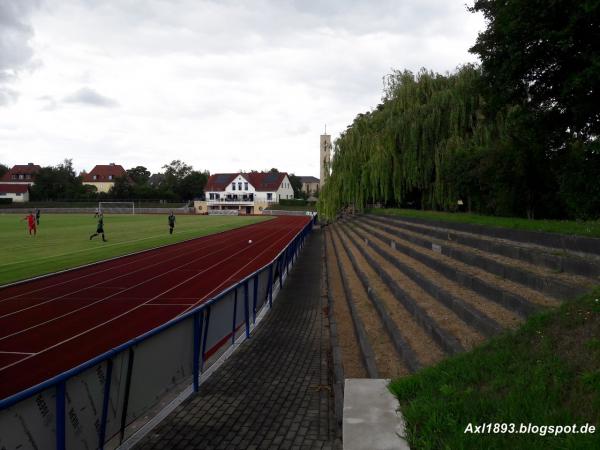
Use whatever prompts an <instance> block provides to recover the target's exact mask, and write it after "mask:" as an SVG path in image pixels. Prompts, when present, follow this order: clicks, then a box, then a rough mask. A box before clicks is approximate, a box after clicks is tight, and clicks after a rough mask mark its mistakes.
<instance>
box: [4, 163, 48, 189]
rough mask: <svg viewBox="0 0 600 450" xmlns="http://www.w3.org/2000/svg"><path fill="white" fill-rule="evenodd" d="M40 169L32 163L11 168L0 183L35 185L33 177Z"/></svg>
mask: <svg viewBox="0 0 600 450" xmlns="http://www.w3.org/2000/svg"><path fill="white" fill-rule="evenodd" d="M41 169H42V168H41V167H40V166H38V165H37V164H34V163H29V164H26V165H16V166H13V167H12V169H10V170H9V171H8V172H6V173H5V174H4V176H3V177H2V179H1V180H0V182H2V183H8V184H26V185H29V186H31V185H33V184H35V176H36V174H37V173H38V172H39V171H40V170H41Z"/></svg>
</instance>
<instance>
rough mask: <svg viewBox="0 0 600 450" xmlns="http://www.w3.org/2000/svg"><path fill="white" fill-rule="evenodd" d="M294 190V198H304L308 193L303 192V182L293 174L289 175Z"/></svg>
mask: <svg viewBox="0 0 600 450" xmlns="http://www.w3.org/2000/svg"><path fill="white" fill-rule="evenodd" d="M288 178H289V179H290V184H291V185H292V189H294V198H304V197H306V193H305V192H303V191H302V181H301V180H300V178H298V177H297V176H296V175H294V174H293V173H290V174H288Z"/></svg>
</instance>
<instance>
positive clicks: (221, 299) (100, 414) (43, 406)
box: [0, 220, 314, 450]
mask: <svg viewBox="0 0 600 450" xmlns="http://www.w3.org/2000/svg"><path fill="white" fill-rule="evenodd" d="M313 222H314V221H312V220H311V221H310V222H308V223H307V225H306V226H305V227H303V228H302V230H301V231H299V232H298V233H297V234H296V235H295V236H294V238H293V239H292V240H291V241H290V242H289V243H288V245H287V246H286V247H285V248H284V249H283V250H282V251H281V252H280V253H279V254H278V255H277V256H276V257H275V258H274V259H273V260H271V262H269V263H268V264H266V265H265V266H263V267H262V268H260V269H258V270H257V271H255V272H254V273H252V274H250V275H248V276H247V277H245V278H244V279H242V280H241V281H239V282H238V283H236V284H235V285H232V286H230V287H229V288H227V289H226V290H225V291H223V292H221V293H219V294H218V295H217V296H216V297H214V298H212V299H209V300H207V301H206V302H205V303H203V304H202V305H199V306H198V307H196V308H195V309H193V310H191V311H189V312H187V313H185V314H183V315H181V316H178V317H176V318H174V319H172V320H170V321H168V322H167V323H165V324H163V325H161V326H159V327H157V328H155V329H153V330H151V331H148V332H146V333H144V334H143V335H141V336H139V337H136V338H134V339H132V340H130V341H128V342H125V343H123V344H121V345H119V346H117V347H115V348H113V349H111V350H109V351H107V352H105V353H103V354H102V355H99V356H97V357H95V358H93V359H91V360H89V361H87V362H85V363H83V364H81V365H79V366H77V367H75V368H73V369H71V370H68V371H66V372H64V373H61V374H59V375H57V376H54V377H53V378H51V379H49V380H47V381H44V382H42V383H40V384H38V385H36V386H33V387H31V388H29V389H26V390H24V391H22V392H19V393H17V394H15V395H12V396H10V397H7V398H5V399H3V400H0V448H2V449H5V448H6V449H13V448H15V449H16V448H19V449H30V448H31V449H34V448H43V449H52V448H54V449H56V450H66V449H78V448H99V449H105V448H116V447H119V446H121V445H122V444H123V443H124V442H126V440H127V439H128V438H130V437H131V436H132V435H133V434H134V431H135V430H133V429H132V428H133V427H131V426H130V425H132V424H133V423H134V422H135V428H136V429H138V428H139V425H140V421H142V422H147V421H149V420H151V419H150V418H148V415H149V412H151V411H153V412H156V411H157V408H160V407H161V405H162V404H163V403H164V399H165V398H167V397H169V396H170V397H172V396H173V395H179V396H181V395H183V394H185V391H186V390H188V391H189V393H191V392H197V391H198V389H199V387H200V384H201V381H202V375H203V374H205V373H207V371H209V369H210V368H211V367H212V366H213V365H214V364H215V363H216V362H217V361H218V360H219V358H221V356H223V355H224V354H226V353H227V352H229V351H232V350H233V349H234V346H235V345H237V344H236V340H237V341H238V342H239V341H240V340H242V339H244V338H249V337H250V333H251V325H254V324H255V322H256V318H257V315H258V313H259V312H260V311H261V310H263V308H265V307H267V305H268V307H269V308H270V307H271V306H272V303H273V295H274V289H275V288H276V287H277V285H278V287H279V289H281V287H282V285H283V281H284V279H285V278H286V275H287V272H288V270H289V268H290V266H291V265H292V264H293V262H294V261H295V259H296V257H297V256H298V252H299V250H300V249H301V248H302V246H303V245H304V242H305V239H306V237H307V236H308V234H309V233H310V232H311V230H312V225H313Z"/></svg>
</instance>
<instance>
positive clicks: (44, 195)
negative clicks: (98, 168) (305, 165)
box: [0, 159, 306, 201]
mask: <svg viewBox="0 0 600 450" xmlns="http://www.w3.org/2000/svg"><path fill="white" fill-rule="evenodd" d="M162 169H163V171H162V172H159V173H155V174H151V173H150V171H149V170H148V169H147V168H146V167H144V166H137V167H133V168H131V169H127V171H126V172H127V175H125V176H122V177H119V178H116V179H115V180H114V181H115V182H114V185H113V187H112V188H111V189H110V190H109V191H108V192H97V190H96V187H95V186H91V185H86V184H83V177H84V175H85V174H84V173H81V174H79V175H77V174H76V172H75V169H74V168H73V160H72V159H65V160H64V161H63V162H62V163H60V164H57V165H56V166H48V167H42V169H41V170H40V171H39V172H38V173H37V174H36V177H35V184H34V185H33V186H31V188H30V200H32V201H48V200H51V201H55V200H74V201H77V200H78V201H91V200H104V199H106V200H108V199H114V200H117V199H118V200H133V199H135V200H158V199H160V200H170V201H188V200H193V199H198V198H203V197H204V187H205V186H206V183H207V181H208V178H209V177H210V172H208V171H207V170H205V171H198V170H194V168H193V167H192V166H190V165H188V164H186V163H184V162H182V161H180V160H174V161H171V162H170V163H169V164H165V165H164V166H162ZM8 170H9V168H8V167H7V166H6V165H4V164H0V177H2V176H3V175H4V174H5V173H6V172H7V171H8ZM240 172H242V173H243V172H244V171H242V170H240ZM252 172H258V171H256V170H251V171H250V173H252ZM265 172H279V170H278V169H276V168H272V169H270V170H268V171H266V170H265ZM288 178H289V180H290V184H291V186H292V188H293V190H294V197H295V198H305V197H306V193H304V192H303V191H302V181H300V178H299V177H297V176H296V175H294V174H293V173H291V174H288Z"/></svg>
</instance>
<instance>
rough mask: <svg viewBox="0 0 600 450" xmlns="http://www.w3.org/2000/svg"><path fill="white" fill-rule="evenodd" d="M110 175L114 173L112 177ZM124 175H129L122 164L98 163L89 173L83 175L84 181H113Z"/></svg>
mask: <svg viewBox="0 0 600 450" xmlns="http://www.w3.org/2000/svg"><path fill="white" fill-rule="evenodd" d="M94 175H95V176H96V178H95V179H94ZM109 175H112V179H110V178H109ZM123 175H127V172H126V171H125V169H123V166H121V165H120V164H107V165H103V164H98V165H96V166H95V167H94V168H93V169H92V170H91V171H90V172H89V173H86V174H85V175H84V176H83V182H84V183H94V182H96V183H97V182H101V181H104V182H113V181H114V180H115V179H116V178H119V177H122V176H123Z"/></svg>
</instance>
